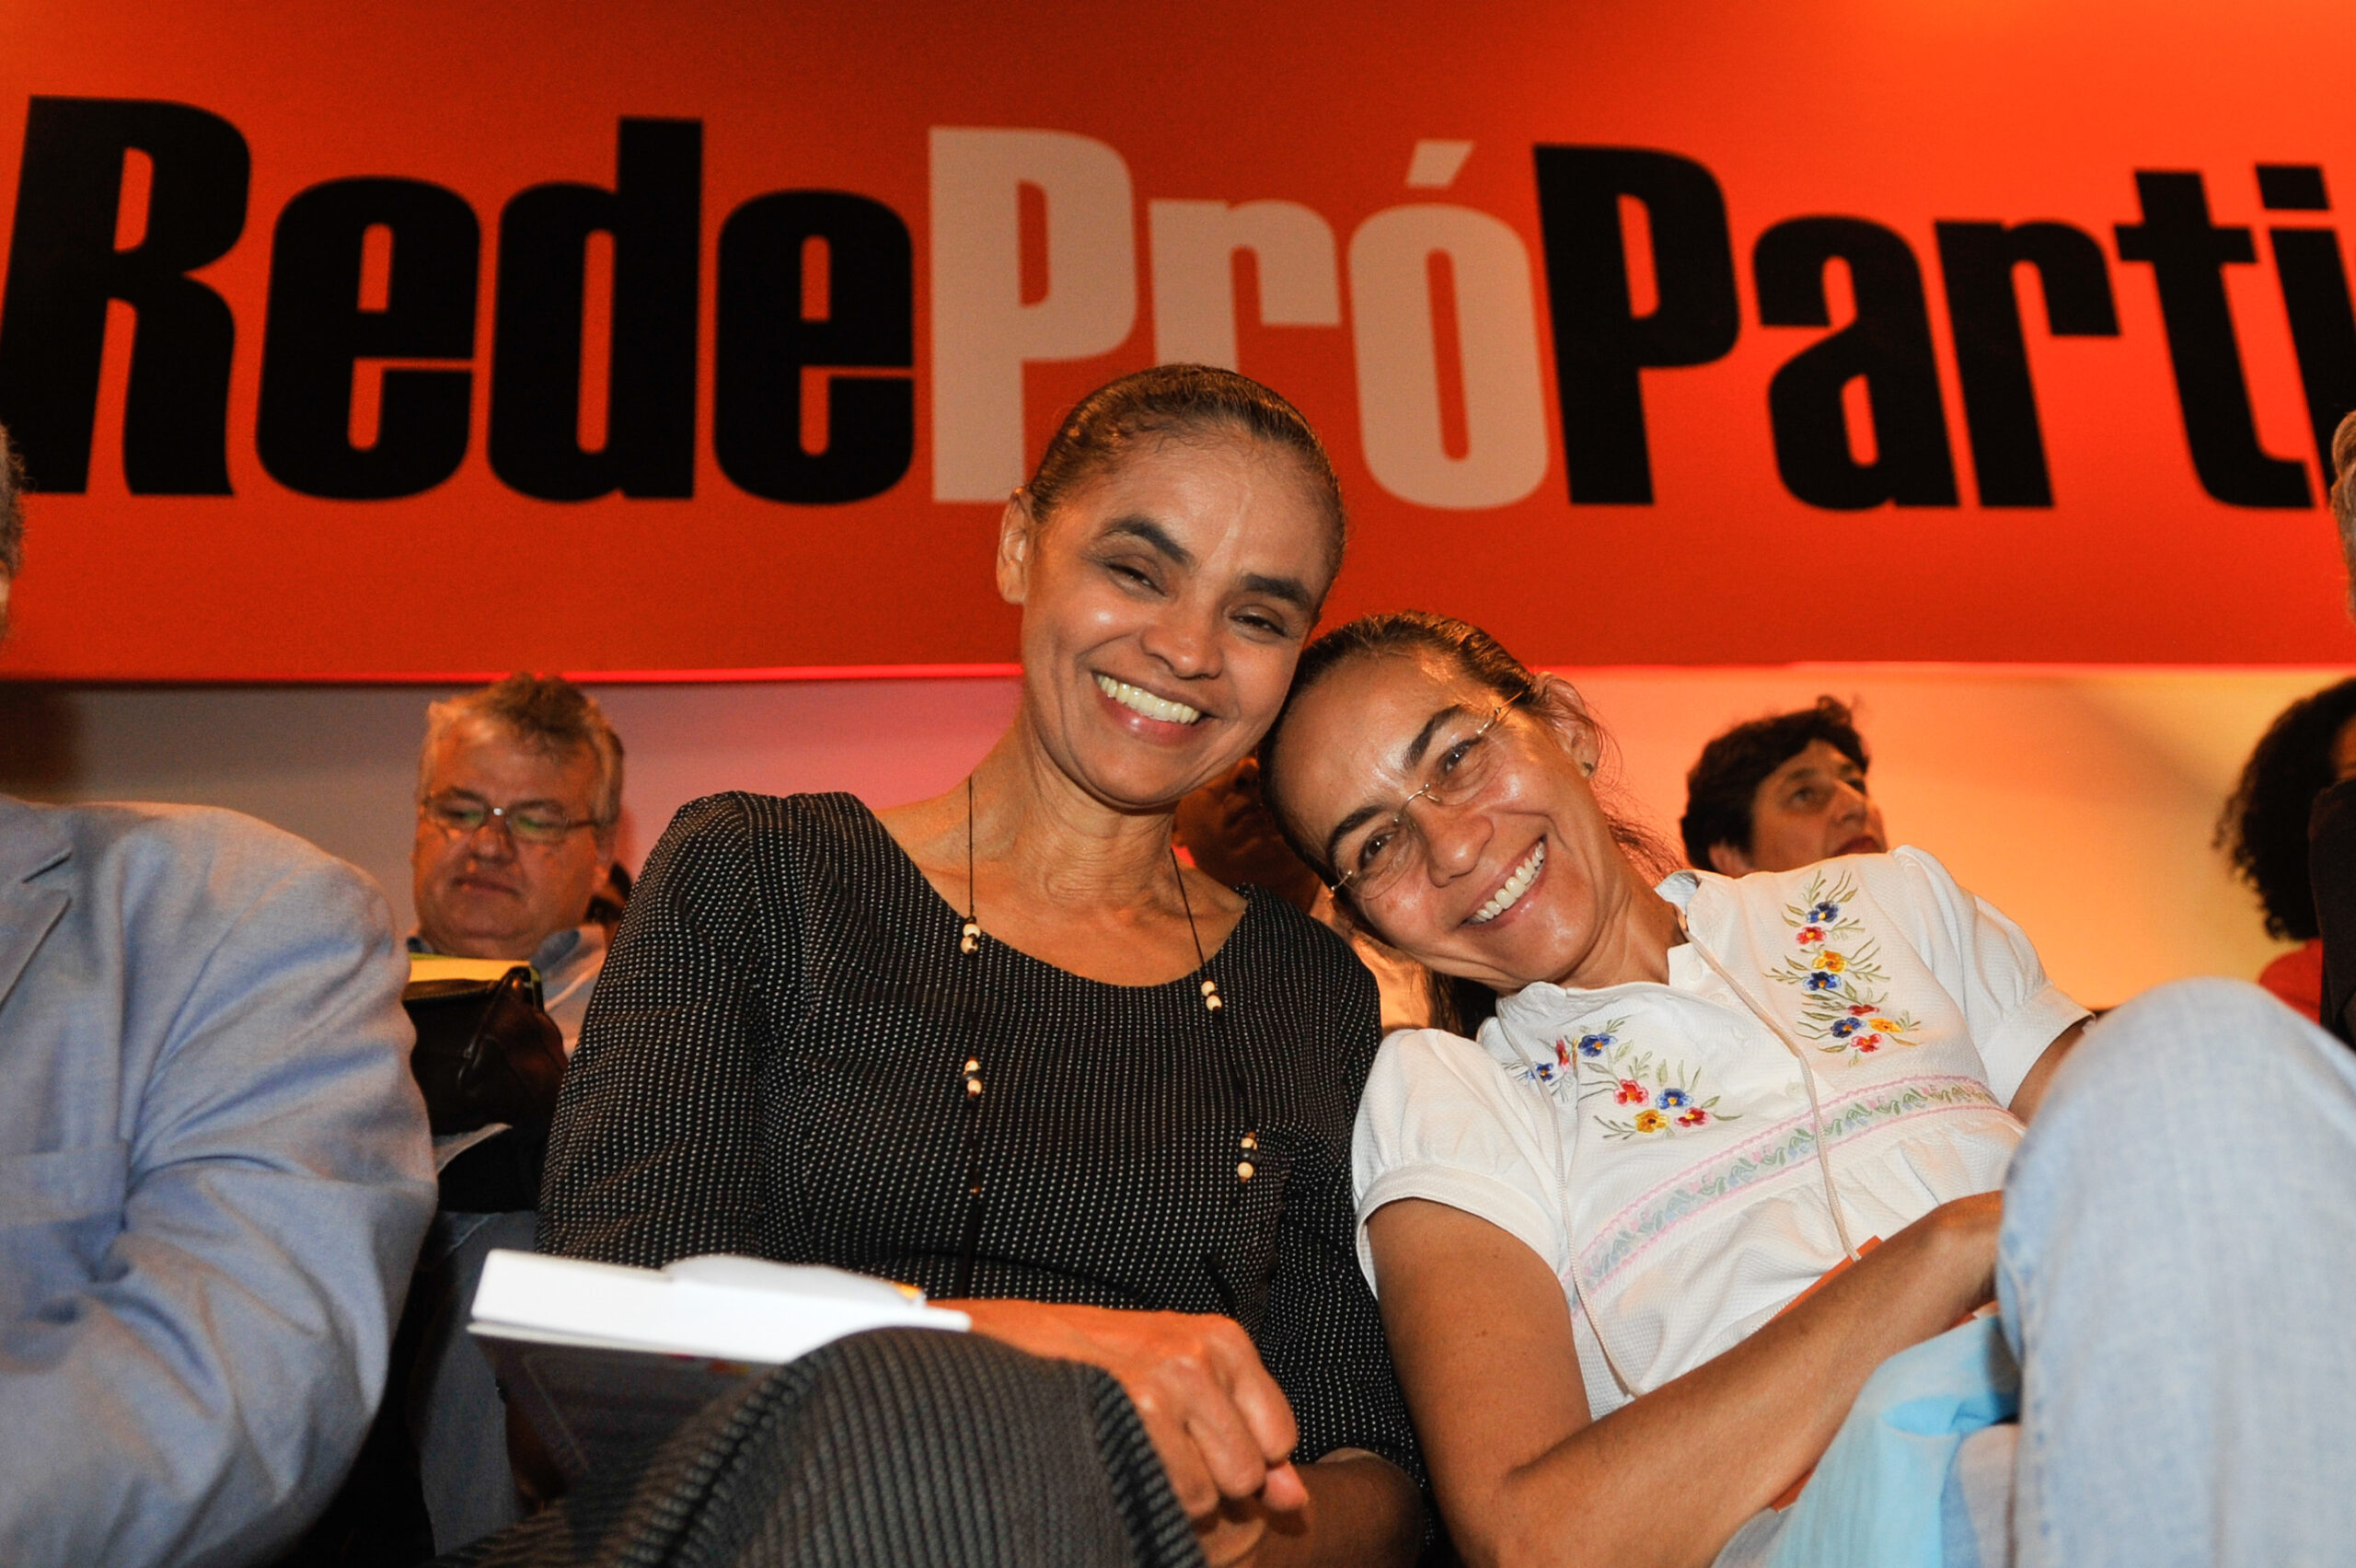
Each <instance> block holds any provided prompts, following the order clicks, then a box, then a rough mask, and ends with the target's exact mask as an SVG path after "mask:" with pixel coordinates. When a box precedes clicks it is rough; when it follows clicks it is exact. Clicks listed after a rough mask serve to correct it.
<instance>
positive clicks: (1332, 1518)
mask: <svg viewBox="0 0 2356 1568" xmlns="http://www.w3.org/2000/svg"><path fill="white" fill-rule="evenodd" d="M1300 1479H1301V1480H1302V1481H1303V1482H1306V1483H1307V1485H1308V1487H1309V1506H1308V1507H1307V1508H1305V1509H1303V1510H1301V1512H1300V1513H1299V1514H1297V1515H1293V1516H1287V1517H1278V1518H1275V1519H1272V1520H1271V1521H1270V1524H1269V1528H1268V1534H1267V1536H1266V1538H1265V1539H1264V1540H1263V1541H1262V1543H1261V1546H1260V1550H1259V1552H1258V1554H1257V1555H1256V1556H1254V1557H1253V1559H1252V1562H1253V1568H1311V1564H1318V1565H1331V1568H1345V1565H1347V1568H1357V1565H1359V1564H1365V1565H1366V1568H1390V1565H1392V1564H1396V1565H1398V1568H1406V1564H1408V1563H1411V1562H1415V1554H1416V1553H1417V1552H1418V1551H1421V1550H1422V1548H1423V1543H1424V1528H1423V1527H1424V1504H1423V1498H1422V1496H1421V1495H1420V1494H1419V1493H1417V1492H1416V1491H1415V1482H1412V1481H1410V1480H1408V1479H1407V1473H1406V1471H1404V1470H1401V1469H1400V1468H1399V1467H1398V1466H1396V1465H1394V1464H1392V1462H1391V1461H1390V1460H1388V1459H1385V1458H1380V1457H1378V1456H1376V1455H1373V1454H1369V1453H1367V1452H1365V1451H1363V1450H1361V1449H1352V1448H1345V1449H1342V1450H1340V1451H1338V1452H1336V1453H1333V1454H1328V1455H1327V1456H1326V1457H1325V1458H1322V1459H1320V1460H1318V1461H1317V1462H1316V1463H1315V1464H1308V1465H1302V1466H1301V1467H1300Z"/></svg>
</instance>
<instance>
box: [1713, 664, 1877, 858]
mask: <svg viewBox="0 0 2356 1568" xmlns="http://www.w3.org/2000/svg"><path fill="white" fill-rule="evenodd" d="M1872 766H1873V761H1872V759H1871V758H1870V757H1868V756H1867V755H1865V738H1864V737H1863V736H1861V735H1859V734H1858V733H1857V726H1856V725H1855V723H1854V721H1852V720H1851V717H1850V713H1849V708H1848V705H1847V704H1846V703H1843V702H1841V701H1839V700H1838V699H1836V698H1830V697H1819V698H1817V699H1816V701H1815V702H1814V703H1812V704H1810V705H1809V706H1808V707H1806V708H1802V709H1796V710H1795V711H1793V712H1790V713H1773V714H1770V715H1768V716H1767V717H1766V718H1764V719H1753V720H1751V721H1749V722H1747V723H1742V724H1737V725H1736V726H1734V727H1733V728H1732V729H1730V730H1727V731H1725V732H1721V733H1719V734H1717V735H1715V736H1713V737H1711V740H1710V743H1709V744H1707V745H1705V746H1703V748H1702V755H1701V756H1700V757H1699V758H1698V759H1697V760H1696V761H1695V762H1694V764H1693V767H1692V770H1691V771H1690V772H1688V773H1687V774H1686V775H1685V816H1684V818H1683V820H1681V821H1680V823H1679V824H1678V829H1679V831H1680V834H1681V835H1682V836H1683V837H1684V840H1685V853H1686V856H1687V857H1688V858H1689V859H1691V860H1692V863H1693V864H1694V865H1696V866H1698V867H1700V868H1701V869H1702V870H1707V871H1717V872H1720V873H1722V874H1724V875H1726V876H1730V877H1744V876H1749V875H1750V873H1751V872H1753V871H1789V870H1797V869H1798V868H1799V867H1802V866H1808V865H1814V864H1815V863H1816V862H1817V861H1819V860H1829V859H1832V857H1834V856H1835V855H1878V854H1880V853H1881V852H1882V851H1883V850H1885V849H1887V848H1888V847H1889V839H1888V835H1887V834H1886V833H1885V832H1884V831H1883V828H1882V824H1881V808H1880V807H1879V806H1877V805H1876V804H1875V803H1874V801H1873V799H1872V797H1871V796H1869V795H1868V794H1867V793H1866V792H1865V772H1866V769H1868V768H1870V767H1872Z"/></svg>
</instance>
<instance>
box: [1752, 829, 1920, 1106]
mask: <svg viewBox="0 0 2356 1568" xmlns="http://www.w3.org/2000/svg"><path fill="white" fill-rule="evenodd" d="M1824 882H1825V873H1824V872H1822V871H1819V872H1817V874H1816V875H1815V876H1814V877H1813V878H1812V879H1810V881H1809V882H1808V884H1807V892H1806V893H1804V894H1801V895H1800V902H1798V903H1797V904H1787V905H1784V924H1785V925H1787V926H1789V927H1791V928H1792V942H1793V945H1794V946H1795V947H1796V948H1798V950H1799V951H1797V952H1795V953H1792V954H1790V955H1789V956H1787V957H1786V958H1785V959H1784V962H1783V963H1782V964H1781V965H1780V966H1779V967H1777V968H1774V969H1771V970H1769V971H1768V972H1767V974H1768V978H1770V979H1773V980H1777V981H1781V982H1782V983H1783V984H1784V985H1786V986H1798V987H1799V991H1800V1020H1799V1027H1800V1032H1801V1033H1803V1034H1805V1035H1807V1037H1808V1038H1809V1039H1811V1040H1816V1041H1819V1042H1821V1043H1820V1044H1819V1045H1818V1046H1817V1049H1818V1050H1819V1051H1822V1052H1825V1053H1827V1054H1828V1055H1837V1056H1845V1057H1847V1058H1848V1059H1850V1060H1851V1061H1854V1060H1856V1059H1857V1058H1858V1057H1860V1056H1868V1055H1873V1054H1874V1053H1875V1052H1877V1051H1879V1050H1881V1049H1882V1048H1883V1047H1885V1046H1888V1045H1903V1046H1909V1047H1911V1046H1914V1045H1918V1044H1920V1043H1921V1042H1920V1041H1918V1040H1912V1039H1909V1038H1908V1036H1910V1035H1911V1034H1915V1033H1919V1032H1921V1030H1922V1027H1923V1026H1922V1025H1921V1024H1920V1023H1919V1022H1917V1021H1916V1020H1915V1018H1914V1015H1913V1014H1912V1013H1910V1012H1907V1011H1905V1010H1903V1009H1897V1008H1892V1007H1891V1006H1890V1005H1889V990H1888V975H1886V974H1883V973H1882V967H1881V956H1880V955H1881V948H1880V944H1879V943H1877V941H1875V940H1874V939H1873V938H1872V937H1870V936H1868V935H1866V933H1865V922H1864V921H1863V920H1860V919H1858V918H1857V917H1855V916H1854V915H1852V914H1850V913H1848V906H1849V905H1850V904H1851V903H1852V902H1854V900H1855V898H1856V896H1857V889H1856V884H1855V883H1854V882H1852V881H1851V880H1850V879H1849V874H1848V873H1847V872H1845V871H1843V872H1842V874H1841V878H1840V880H1839V881H1838V882H1834V883H1833V884H1832V886H1831V889H1830V891H1828V890H1827V889H1826V887H1825V885H1824Z"/></svg>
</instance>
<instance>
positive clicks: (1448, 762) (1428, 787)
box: [1333, 691, 1530, 904]
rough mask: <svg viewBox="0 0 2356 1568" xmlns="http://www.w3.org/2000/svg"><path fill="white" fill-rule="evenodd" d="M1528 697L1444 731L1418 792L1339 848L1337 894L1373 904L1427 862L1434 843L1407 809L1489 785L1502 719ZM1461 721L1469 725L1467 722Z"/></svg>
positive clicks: (1501, 747)
mask: <svg viewBox="0 0 2356 1568" xmlns="http://www.w3.org/2000/svg"><path fill="white" fill-rule="evenodd" d="M1529 695H1530V694H1529V693H1528V692H1527V691H1521V692H1517V693H1515V694H1514V695H1513V696H1511V697H1509V698H1506V699H1505V700H1504V701H1503V702H1500V703H1498V704H1497V705H1496V707H1495V708H1493V709H1490V710H1489V716H1488V717H1487V718H1486V719H1484V720H1483V721H1481V722H1480V723H1479V724H1477V725H1472V727H1470V728H1469V729H1465V730H1464V731H1463V732H1461V733H1459V734H1457V735H1455V736H1454V737H1453V738H1451V737H1450V736H1449V734H1448V733H1447V732H1442V733H1441V735H1440V736H1439V737H1438V740H1436V741H1435V743H1434V744H1433V746H1432V749H1431V752H1430V754H1429V755H1430V759H1431V760H1430V761H1429V762H1427V763H1426V765H1425V767H1424V781H1423V783H1422V784H1421V785H1420V786H1418V787H1417V788H1416V790H1415V792H1414V793H1413V794H1411V795H1409V796H1408V797H1407V798H1406V799H1405V800H1403V801H1400V802H1399V809H1398V810H1396V811H1394V812H1392V813H1391V814H1390V815H1389V816H1387V817H1378V818H1376V819H1375V820H1374V821H1373V822H1371V823H1369V824H1367V825H1366V826H1364V827H1362V828H1360V829H1359V830H1358V831H1357V833H1356V834H1355V835H1353V836H1349V837H1346V838H1345V839H1343V840H1342V842H1341V844H1340V845H1338V846H1337V847H1336V850H1335V855H1334V863H1335V865H1336V867H1337V868H1338V869H1339V870H1340V872H1341V875H1340V876H1339V877H1338V878H1337V879H1336V880H1335V882H1334V884H1333V886H1334V892H1335V893H1337V894H1338V893H1347V894H1350V895H1351V896H1352V897H1354V898H1356V899H1357V901H1358V902H1359V903H1361V904H1369V903H1372V902H1373V901H1375V900H1376V899H1379V898H1380V897H1382V896H1383V895H1384V894H1387V893H1389V892H1390V891H1391V890H1392V889H1393V888H1395V887H1397V886H1399V885H1400V884H1401V882H1403V881H1404V880H1405V878H1406V877H1407V874H1408V873H1409V872H1411V871H1414V870H1417V869H1419V868H1421V867H1422V866H1424V865H1425V864H1426V861H1427V859H1428V858H1429V854H1430V846H1429V845H1428V843H1427V842H1426V839H1425V837H1424V833H1423V830H1422V829H1421V828H1420V827H1418V826H1417V825H1416V824H1415V819H1414V818H1413V817H1412V816H1410V815H1409V814H1408V811H1409V808H1410V807H1412V806H1414V805H1415V802H1416V801H1430V802H1431V803H1432V804H1433V805H1435V806H1440V807H1452V806H1461V805H1464V804H1466V803H1467V802H1469V801H1471V800H1472V798H1473V797H1474V796H1476V795H1478V794H1479V793H1480V792H1481V791H1482V790H1484V789H1486V788H1488V786H1489V785H1490V783H1491V782H1493V781H1494V780H1495V779H1496V775H1497V764H1498V763H1499V762H1500V761H1501V760H1502V759H1503V757H1504V755H1505V744H1504V737H1503V736H1501V735H1499V734H1498V733H1497V726H1498V725H1499V724H1500V723H1502V722H1504V721H1505V716H1506V713H1507V710H1508V709H1511V708H1512V707H1513V705H1514V704H1515V703H1517V702H1519V701H1520V700H1521V699H1522V698H1525V697H1528V696H1529ZM1461 722H1463V723H1469V720H1468V721H1461Z"/></svg>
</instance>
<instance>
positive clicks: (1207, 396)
mask: <svg viewBox="0 0 2356 1568" xmlns="http://www.w3.org/2000/svg"><path fill="white" fill-rule="evenodd" d="M1220 430H1225V431H1228V432H1238V433H1242V434H1245V435H1249V436H1252V437H1253V438H1254V439H1256V440H1259V441H1263V442H1265V443H1267V444H1270V445H1272V446H1279V447H1283V448H1284V449H1286V450H1287V451H1289V452H1290V453H1292V454H1293V455H1295V456H1297V457H1299V459H1300V464H1301V467H1302V469H1303V471H1304V474H1305V476H1306V478H1308V481H1309V486H1310V489H1311V490H1312V491H1314V492H1315V494H1316V497H1317V500H1318V502H1319V503H1320V504H1321V505H1322V507H1323V508H1324V510H1325V514H1326V519H1327V521H1328V523H1329V524H1330V525H1332V529H1333V555H1332V564H1333V565H1334V567H1336V568H1338V567H1339V566H1340V565H1341V561H1342V545H1343V542H1344V539H1345V536H1346V534H1347V527H1348V525H1347V522H1346V514H1345V513H1344V511H1343V508H1342V483H1341V480H1340V479H1338V478H1335V477H1334V464H1333V460H1332V459H1331V458H1329V457H1327V456H1326V455H1325V444H1324V443H1323V442H1322V441H1320V440H1318V439H1317V432H1316V431H1314V430H1312V429H1311V428H1310V423H1309V421H1308V420H1307V419H1306V418H1304V417H1303V416H1302V414H1301V411H1300V410H1299V409H1296V408H1294V407H1293V406H1292V405H1291V404H1290V403H1289V402H1287V401H1286V400H1285V399H1284V398H1282V397H1281V396H1279V395H1278V394H1277V393H1276V392H1274V391H1271V390H1270V389H1269V388H1267V387H1265V386H1262V385H1260V383H1258V382H1256V381H1254V380H1253V379H1252V378H1251V377H1250V376H1248V375H1238V374H1236V373H1235V372H1234V371H1231V370H1221V369H1219V368H1218V366H1216V365H1208V364H1158V365H1155V366H1154V367H1153V368H1152V369H1151V370H1140V371H1138V372H1137V373H1136V374H1135V375H1125V376H1122V377H1121V378H1120V379H1119V380H1118V381H1111V382H1107V383H1106V384H1105V385H1103V386H1100V387H1098V388H1097V389H1096V390H1095V391H1093V392H1091V393H1090V394H1089V395H1088V396H1087V397H1085V398H1081V399H1080V402H1079V404H1078V405H1077V406H1075V407H1074V408H1073V409H1072V410H1071V412H1070V413H1068V414H1066V415H1065V416H1064V421H1063V423H1062V424H1061V425H1059V426H1057V429H1056V433H1055V436H1054V438H1053V439H1052V440H1050V441H1049V442H1048V443H1047V449H1046V450H1045V452H1043V453H1041V454H1040V455H1039V467H1038V468H1037V469H1036V470H1034V472H1033V474H1032V475H1031V481H1030V483H1028V484H1026V485H1024V486H1023V487H1022V489H1023V492H1024V493H1025V494H1026V495H1028V496H1029V497H1030V498H1031V511H1032V514H1033V515H1034V516H1035V517H1037V518H1039V519H1041V520H1042V521H1044V520H1045V518H1047V517H1048V516H1049V515H1050V514H1051V513H1054V511H1055V510H1056V508H1057V506H1058V505H1059V504H1061V503H1062V502H1063V500H1064V498H1065V497H1066V496H1068V495H1069V494H1070V493H1071V492H1072V491H1073V490H1078V489H1080V487H1081V486H1082V485H1085V484H1086V483H1087V482H1088V481H1089V480H1091V479H1092V478H1095V477H1096V476H1097V475H1099V474H1101V473H1103V472H1104V471H1105V470H1106V469H1108V468H1110V467H1113V466H1114V464H1116V463H1118V462H1119V461H1120V460H1121V458H1122V457H1123V455H1126V453H1128V452H1129V451H1131V450H1132V449H1134V448H1135V447H1136V446H1137V445H1138V444H1139V443H1141V442H1147V441H1167V440H1184V439H1186V438H1188V437H1190V436H1199V435H1203V434H1207V433H1210V432H1215V431H1220Z"/></svg>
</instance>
